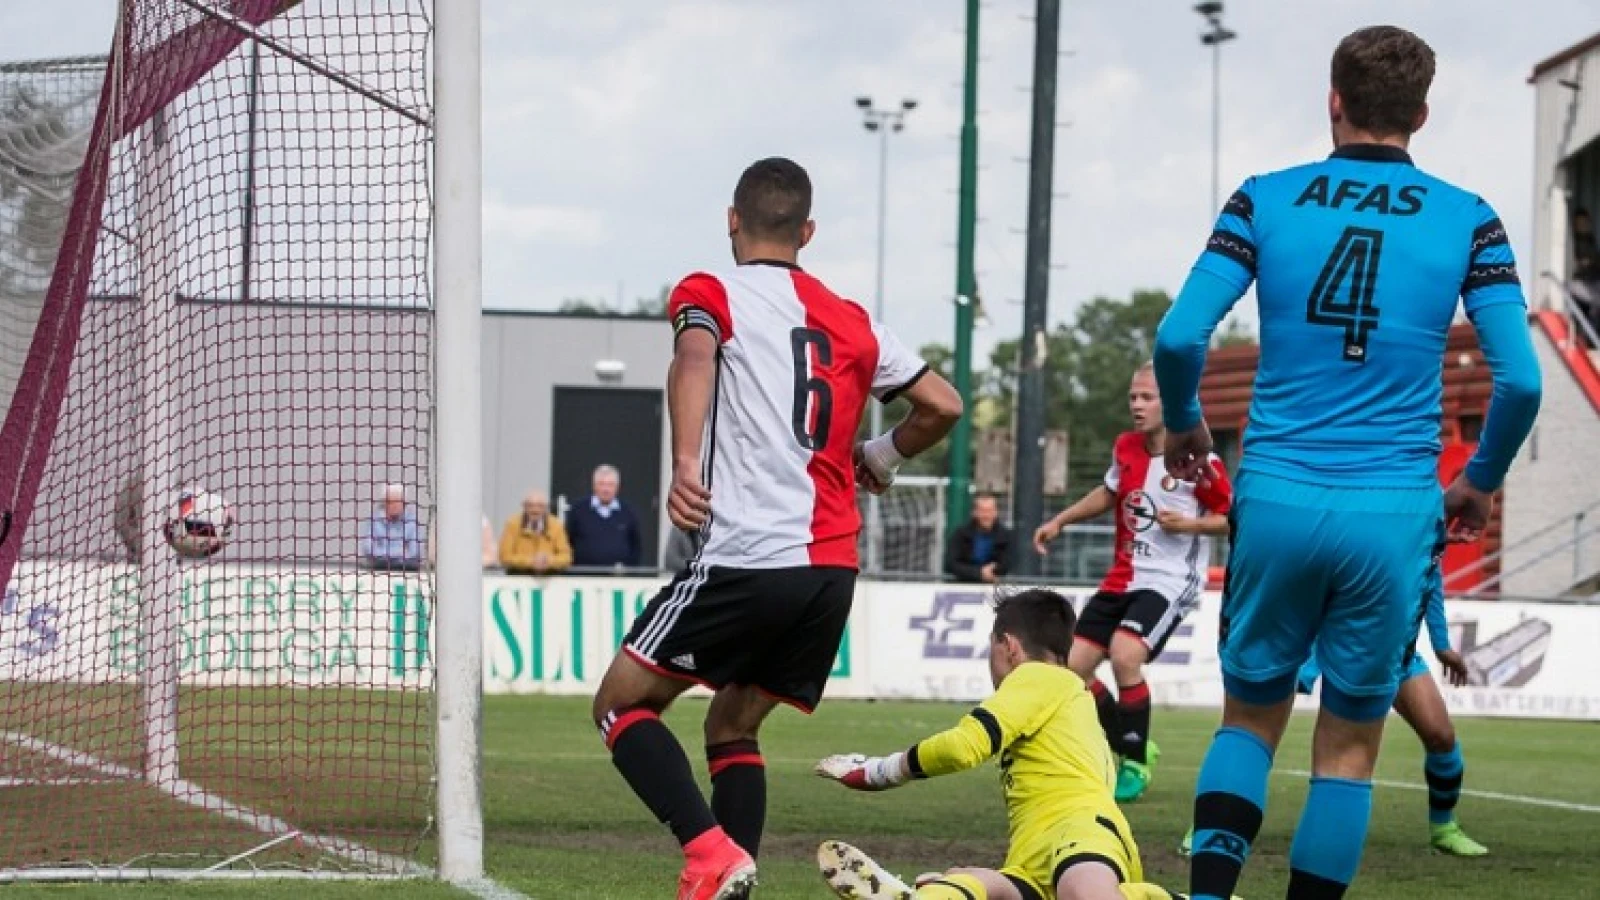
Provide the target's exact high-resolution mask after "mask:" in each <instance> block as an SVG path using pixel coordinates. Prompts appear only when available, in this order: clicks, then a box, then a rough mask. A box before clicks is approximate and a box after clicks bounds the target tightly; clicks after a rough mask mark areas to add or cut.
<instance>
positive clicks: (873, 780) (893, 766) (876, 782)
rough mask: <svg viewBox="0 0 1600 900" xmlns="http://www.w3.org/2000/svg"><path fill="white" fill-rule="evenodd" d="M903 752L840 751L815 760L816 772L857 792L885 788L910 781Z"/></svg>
mask: <svg viewBox="0 0 1600 900" xmlns="http://www.w3.org/2000/svg"><path fill="white" fill-rule="evenodd" d="M905 758H906V755H905V754H904V753H895V754H892V755H890V756H863V755H862V754H860V753H840V754H836V755H834V756H829V757H826V758H825V759H823V760H822V761H821V762H819V763H817V769H816V771H817V774H818V775H821V776H822V777H823V778H829V779H832V780H834V781H837V782H839V783H840V784H842V785H844V786H845V787H847V788H850V789H851V790H856V791H886V790H888V789H889V788H896V787H899V786H900V785H902V784H905V783H906V782H907V781H910V780H911V773H910V772H909V770H908V767H907V766H906V764H905Z"/></svg>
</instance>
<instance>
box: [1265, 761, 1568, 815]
mask: <svg viewBox="0 0 1600 900" xmlns="http://www.w3.org/2000/svg"><path fill="white" fill-rule="evenodd" d="M1272 774H1274V775H1283V776H1286V777H1294V778H1309V777H1311V773H1310V772H1307V771H1305V770H1304V769H1274V770H1273V772H1272ZM1372 783H1373V784H1375V785H1378V786H1379V787H1386V788H1398V789H1400V790H1402V791H1427V790H1428V786H1427V785H1425V784H1417V783H1416V782H1412V781H1390V780H1389V779H1387V778H1374V779H1372ZM1461 796H1463V797H1477V798H1479V799H1480V800H1499V801H1501V802H1502V803H1520V804H1522V805H1524V806H1543V807H1546V808H1548V809H1564V810H1567V811H1569V812H1582V813H1600V806H1591V805H1589V804H1587V803H1569V802H1568V801H1566V800H1550V799H1547V798H1545V797H1528V796H1525V795H1523V794H1502V793H1501V792H1499V791H1479V790H1474V789H1472V788H1463V789H1462V791H1461Z"/></svg>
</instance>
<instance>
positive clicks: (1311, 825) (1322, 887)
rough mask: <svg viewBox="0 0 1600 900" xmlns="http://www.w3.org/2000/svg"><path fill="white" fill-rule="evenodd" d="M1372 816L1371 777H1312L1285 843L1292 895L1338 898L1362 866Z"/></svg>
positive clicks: (1296, 899)
mask: <svg viewBox="0 0 1600 900" xmlns="http://www.w3.org/2000/svg"><path fill="white" fill-rule="evenodd" d="M1371 818H1372V782H1370V781H1351V780H1350V779H1348V778H1318V777H1313V778H1312V779H1311V793H1310V794H1309V795H1308V796H1307V797H1306V808H1305V810H1304V811H1303V812H1302V813H1301V814H1300V827H1299V828H1297V829H1295V832H1294V843H1292V844H1290V845H1289V897H1290V898H1291V900H1338V898H1340V897H1343V896H1344V892H1345V890H1346V889H1348V888H1349V887H1350V882H1351V881H1353V880H1354V879H1355V877H1356V870H1357V869H1359V868H1361V851H1362V850H1364V849H1366V845H1367V822H1368V820H1369V819H1371Z"/></svg>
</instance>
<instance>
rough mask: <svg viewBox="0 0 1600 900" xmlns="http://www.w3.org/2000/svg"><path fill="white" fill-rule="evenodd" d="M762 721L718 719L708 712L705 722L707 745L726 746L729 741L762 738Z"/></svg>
mask: <svg viewBox="0 0 1600 900" xmlns="http://www.w3.org/2000/svg"><path fill="white" fill-rule="evenodd" d="M760 732H761V721H760V720H759V719H757V720H755V721H749V720H743V721H741V720H739V719H736V718H726V717H718V716H715V715H713V714H712V713H710V712H708V713H707V714H706V722H705V736H706V744H707V745H708V746H709V745H713V744H726V743H728V742H729V741H753V740H756V739H757V738H758V737H760Z"/></svg>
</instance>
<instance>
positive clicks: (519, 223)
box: [483, 200, 606, 247]
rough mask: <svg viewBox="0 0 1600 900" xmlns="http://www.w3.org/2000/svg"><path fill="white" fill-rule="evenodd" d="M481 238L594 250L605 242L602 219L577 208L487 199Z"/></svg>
mask: <svg viewBox="0 0 1600 900" xmlns="http://www.w3.org/2000/svg"><path fill="white" fill-rule="evenodd" d="M483 235H484V240H485V242H486V243H488V244H500V245H504V244H541V245H544V246H580V247H594V246H598V245H600V244H602V243H604V242H605V239H606V228H605V216H604V214H603V213H601V211H600V210H598V209H592V208H584V207H578V206H526V205H516V204H510V203H506V202H504V201H501V200H487V201H485V202H484V204H483Z"/></svg>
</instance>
